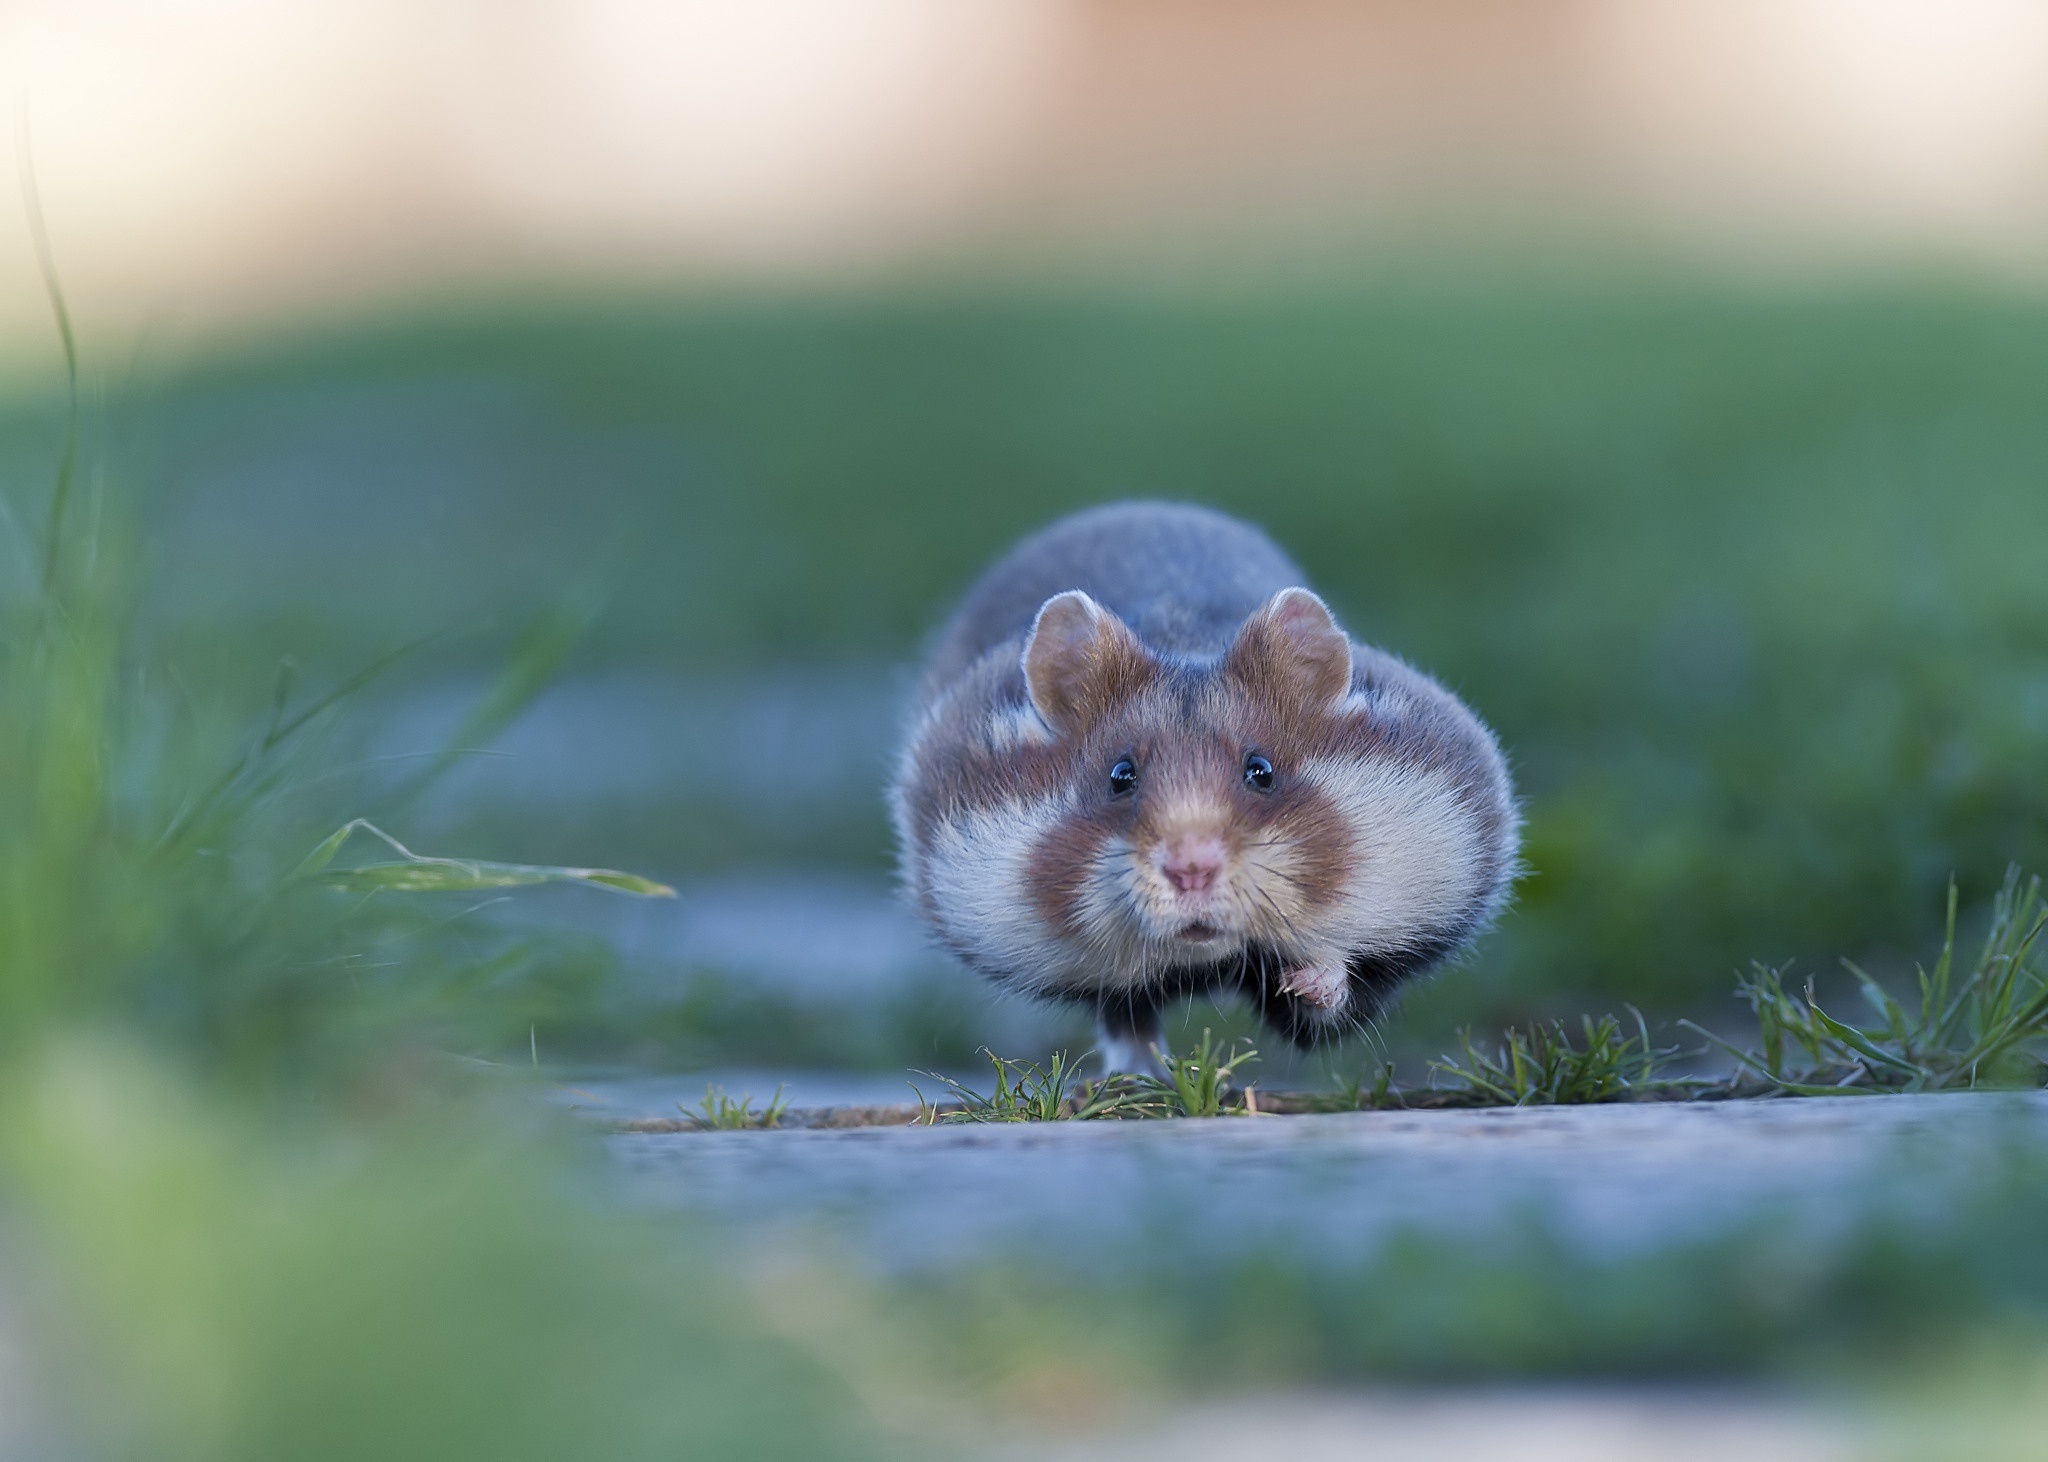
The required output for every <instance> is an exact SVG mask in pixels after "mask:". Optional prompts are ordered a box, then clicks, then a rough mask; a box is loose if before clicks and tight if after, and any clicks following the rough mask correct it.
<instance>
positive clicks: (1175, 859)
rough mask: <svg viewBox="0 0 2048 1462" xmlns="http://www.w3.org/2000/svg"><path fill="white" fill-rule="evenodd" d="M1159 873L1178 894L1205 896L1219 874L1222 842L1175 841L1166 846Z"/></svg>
mask: <svg viewBox="0 0 2048 1462" xmlns="http://www.w3.org/2000/svg"><path fill="white" fill-rule="evenodd" d="M1159 871H1160V872H1161V873H1164V874H1165V875H1166V881H1167V882H1168V883H1170V884H1172V885H1173V886H1174V888H1175V889H1176V890H1178V891H1179V892H1181V893H1184V894H1189V893H1207V892H1208V891H1209V890H1210V889H1211V888H1212V887H1213V886H1214V885H1215V883H1216V880H1217V878H1218V877H1219V876H1221V874H1222V872H1223V840H1222V839H1221V838H1215V837H1186V838H1175V839H1174V840H1173V841H1172V842H1171V843H1168V844H1167V845H1166V853H1165V857H1164V858H1163V859H1161V861H1160V864H1159Z"/></svg>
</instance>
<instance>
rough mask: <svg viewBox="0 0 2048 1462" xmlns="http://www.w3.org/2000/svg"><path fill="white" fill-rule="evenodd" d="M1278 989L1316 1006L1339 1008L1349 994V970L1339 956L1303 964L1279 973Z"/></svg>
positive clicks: (1349, 996) (1344, 1003) (1325, 1009)
mask: <svg viewBox="0 0 2048 1462" xmlns="http://www.w3.org/2000/svg"><path fill="white" fill-rule="evenodd" d="M1280 989H1281V991H1282V993H1284V994H1288V995H1292V996H1293V997H1294V998H1295V999H1297V1000H1299V1001H1301V1002H1302V1003H1304V1004H1306V1005H1312V1006H1314V1007H1315V1008H1316V1009H1317V1010H1324V1011H1335V1010H1342V1009H1343V1008H1344V1006H1345V1005H1346V1003H1347V1002H1349V1000H1350V998H1351V974H1350V971H1348V970H1347V969H1345V967H1344V961H1343V960H1341V959H1332V960H1325V961H1323V962H1322V963H1321V964H1312V965H1303V966H1302V967H1301V968H1300V969H1295V970H1288V971H1286V972H1285V973H1283V974H1282V975H1281V976H1280Z"/></svg>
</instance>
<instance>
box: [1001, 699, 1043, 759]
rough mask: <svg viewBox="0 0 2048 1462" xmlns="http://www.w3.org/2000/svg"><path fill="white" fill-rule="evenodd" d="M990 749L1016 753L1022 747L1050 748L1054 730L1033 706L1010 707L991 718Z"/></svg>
mask: <svg viewBox="0 0 2048 1462" xmlns="http://www.w3.org/2000/svg"><path fill="white" fill-rule="evenodd" d="M986 735H987V737H988V744H989V749H990V750H992V751H998V752H1003V751H1015V750H1016V749H1017V748H1018V747H1020V746H1050V745H1052V742H1053V735H1052V729H1051V728H1050V727H1049V726H1047V725H1046V724H1045V722H1044V721H1043V720H1042V719H1040V717H1039V714H1038V712H1037V711H1036V710H1035V709H1033V708H1032V707H1031V706H1028V705H1023V706H1008V707H1005V708H1004V709H1002V710H1000V711H997V712H996V713H995V714H994V715H993V716H991V717H989V721H988V729H987V732H986Z"/></svg>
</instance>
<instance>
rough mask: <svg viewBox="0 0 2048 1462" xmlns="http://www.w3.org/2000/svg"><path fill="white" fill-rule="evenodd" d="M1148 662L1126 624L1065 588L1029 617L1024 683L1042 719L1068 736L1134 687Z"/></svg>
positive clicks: (1143, 651)
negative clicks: (1036, 614)
mask: <svg viewBox="0 0 2048 1462" xmlns="http://www.w3.org/2000/svg"><path fill="white" fill-rule="evenodd" d="M1151 664H1152V661H1151V657H1150V656H1149V655H1147V654H1146V653H1145V647H1144V646H1143V645H1141V644H1140V643H1138V637H1137V636H1136V635H1134V634H1132V633H1131V629H1130V626H1129V625H1127V624H1125V623H1124V622H1123V621H1122V620H1121V619H1118V618H1117V617H1116V616H1115V615H1114V614H1111V613H1110V612H1109V611H1108V610H1107V609H1104V608H1103V607H1102V606H1101V605H1100V604H1097V603H1096V602H1095V601H1094V600H1093V599H1090V598H1089V597H1088V596H1087V595H1086V594H1083V593H1082V592H1081V591H1080V590H1079V589H1069V590H1068V591H1067V592H1066V593H1064V594H1055V595H1053V596H1052V598H1050V599H1048V600H1046V601H1045V604H1044V606H1043V607H1042V608H1040V609H1039V611H1038V618H1037V619H1036V620H1034V621H1032V625H1031V638H1030V640H1029V641H1028V642H1027V643H1026V644H1025V646H1024V683H1025V684H1026V685H1027V686H1028V687H1029V688H1030V690H1031V705H1032V708H1033V709H1035V710H1036V711H1037V712H1038V714H1039V717H1040V719H1042V720H1043V721H1044V722H1045V724H1046V725H1048V726H1050V727H1052V729H1053V730H1054V731H1055V732H1057V733H1058V734H1060V735H1062V736H1071V735H1074V734H1076V733H1078V732H1080V731H1084V730H1086V729H1087V728H1088V727H1089V726H1090V725H1091V724H1093V723H1094V721H1095V720H1096V719H1097V718H1098V717H1100V716H1101V715H1102V714H1103V713H1104V712H1105V711H1107V710H1108V709H1109V708H1110V707H1111V706H1113V705H1115V704H1116V703H1117V702H1118V701H1120V700H1122V699H1124V698H1125V697H1126V696H1128V695H1130V694H1131V693H1132V692H1133V691H1135V690H1137V688H1138V687H1139V685H1141V684H1142V683H1143V682H1144V680H1145V678H1146V675H1147V673H1148V672H1149V670H1150V669H1151Z"/></svg>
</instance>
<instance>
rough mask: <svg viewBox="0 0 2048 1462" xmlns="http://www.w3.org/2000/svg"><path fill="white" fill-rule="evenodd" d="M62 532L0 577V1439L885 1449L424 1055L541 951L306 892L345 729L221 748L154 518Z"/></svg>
mask: <svg viewBox="0 0 2048 1462" xmlns="http://www.w3.org/2000/svg"><path fill="white" fill-rule="evenodd" d="M23 496H25V495H23ZM9 506H10V508H17V509H19V508H21V507H23V506H25V504H23V502H22V501H21V498H20V497H17V496H15V495H13V494H10V500H9ZM67 506H68V512H66V513H65V514H64V517H65V518H66V520H67V521H65V522H64V523H62V524H58V525H52V526H53V528H54V531H53V532H51V533H49V534H47V535H45V536H39V537H36V538H30V537H28V536H27V535H23V536H22V538H21V539H20V540H19V541H17V542H13V543H10V544H8V545H7V548H8V549H9V550H10V551H12V550H14V549H19V548H24V547H28V546H33V547H34V548H35V549H36V550H37V551H36V552H34V553H33V554H32V555H31V554H27V553H24V554H22V555H21V568H22V572H20V573H19V574H16V573H14V572H12V569H13V567H14V566H13V565H10V573H9V575H8V577H7V578H6V580H5V581H4V586H0V587H4V594H0V766H4V767H5V769H6V770H5V774H4V776H0V1204H4V1206H0V1220H4V1224H5V1229H6V1236H7V1243H6V1245H5V1252H4V1259H0V1293H4V1295H5V1300H4V1303H0V1331H4V1333H5V1341H6V1350H7V1353H8V1355H9V1357H10V1360H11V1367H12V1368H11V1369H10V1371H9V1373H8V1375H7V1377H6V1380H7V1382H8V1383H9V1385H10V1387H11V1390H10V1393H9V1394H8V1395H7V1397H6V1403H5V1406H4V1408H0V1414H4V1416H5V1418H6V1421H5V1424H4V1427H5V1429H4V1432H0V1450H5V1452H6V1454H7V1455H9V1456H15V1455H48V1454H56V1455H66V1456H69V1455H94V1456H98V1455H105V1456H116V1457H150V1458H195V1459H196V1458H207V1459H215V1458H251V1459H255V1458H263V1459H274V1458H279V1457H305V1458H319V1457H332V1458H337V1459H338V1458H350V1459H355V1458H364V1457H391V1458H404V1457H417V1458H423V1459H424V1458H436V1459H446V1458H455V1457H493V1458H518V1457H531V1458H560V1457H569V1456H587V1457H621V1458H626V1457H645V1458H649V1459H652V1458H674V1457H736V1456H763V1457H788V1458H792V1459H799V1458H801V1459H810V1458H819V1457H837V1456H850V1455H860V1454H864V1452H865V1450H866V1449H865V1447H864V1446H862V1445H861V1444H859V1441H858V1438H857V1437H856V1435H855V1433H854V1432H853V1430H852V1429H851V1428H852V1422H853V1415H852V1407H851V1405H850V1402H849V1398H848V1396H847V1394H846V1392H845V1390H844V1388H843V1387H842V1386H841V1385H840V1384H839V1383H838V1382H837V1381H835V1380H834V1379H832V1377H831V1375H830V1374H829V1370H828V1368H827V1367H825V1366H824V1365H822V1364H821V1363H820V1361H819V1358H818V1356H817V1354H816V1353H815V1351H812V1350H808V1349H806V1348H805V1347H803V1346H802V1345H800V1344H793V1343H791V1342H790V1341H788V1340H785V1339H779V1338H777V1337H775V1336H774V1335H772V1334H770V1333H769V1331H768V1329H767V1327H766V1326H764V1325H763V1324H762V1323H761V1321H760V1320H759V1318H758V1317H757V1316H756V1315H755V1314H754V1313H753V1305H752V1302H751V1300H750V1299H749V1297H748V1295H747V1294H746V1293H745V1292H744V1290H743V1289H741V1288H740V1287H739V1286H738V1285H736V1284H735V1283H734V1282H732V1280H731V1278H730V1275H729V1271H728V1269H727V1268H726V1266H723V1265H721V1264H719V1263H718V1262H717V1261H716V1260H715V1258H714V1256H712V1255H710V1254H708V1253H707V1252H706V1251H705V1249H704V1248H703V1247H702V1246H701V1245H700V1244H699V1243H698V1242H697V1240H696V1238H695V1236H693V1235H691V1234H688V1233H677V1232H675V1231H673V1230H672V1229H671V1230H669V1231H666V1232H661V1233H659V1234H657V1233H656V1232H655V1231H654V1229H653V1228H652V1227H651V1226H649V1225H647V1224H645V1223H641V1222H637V1221H634V1220H629V1219H627V1218H625V1217H623V1216H621V1215H618V1214H616V1213H611V1212H607V1211H606V1210H605V1209H604V1208H603V1207H602V1205H601V1203H599V1204H592V1203H590V1202H589V1201H587V1200H585V1199H584V1198H581V1197H579V1195H578V1192H577V1190H578V1188H579V1187H596V1188H600V1189H601V1188H602V1186H603V1181H602V1175H601V1174H600V1173H597V1172H595V1171H592V1170H591V1169H589V1168H587V1167H584V1166H579V1165H578V1163H577V1162H576V1160H575V1156H574V1154H575V1151H576V1146H575V1143H574V1142H573V1141H572V1140H571V1139H570V1138H569V1136H568V1135H567V1134H565V1133H563V1132H561V1131H558V1130H552V1129H550V1128H549V1126H548V1125H547V1124H545V1123H538V1122H536V1120H535V1117H534V1111H535V1107H534V1104H533V1103H532V1102H530V1101H523V1102H518V1103H514V1102H511V1101H507V1100H505V1099H504V1097H505V1096H506V1095H507V1094H506V1093H504V1092H503V1091H502V1090H494V1089H493V1088H494V1087H497V1088H502V1087H503V1086H504V1085H505V1082H506V1078H505V1077H503V1076H502V1075H499V1076H497V1077H496V1078H495V1080H493V1079H490V1077H489V1073H482V1074H480V1073H479V1069H478V1068H475V1067H473V1066H464V1065H462V1064H459V1063H455V1062H454V1061H453V1059H452V1058H446V1057H441V1056H438V1055H437V1054H436V1050H437V1037H438V1034H439V1032H437V1020H438V1019H439V1018H438V1017H437V1016H436V1015H435V1014H434V1012H435V1010H436V1009H446V1008H448V1006H449V1004H450V1002H453V1003H454V1004H455V1005H458V1006H467V1005H469V1004H473V1003H476V1002H488V1001H489V1000H490V998H491V996H490V989H491V987H492V986H493V985H494V984H497V985H500V986H502V985H504V984H505V983H506V982H508V981H513V982H516V978H517V972H518V970H519V969H520V968H522V967H523V966H522V961H523V960H525V959H528V958H530V957H532V951H531V950H530V949H528V950H521V949H520V948H519V947H518V946H517V945H516V944H515V943H512V942H504V941H501V942H499V943H497V944H492V943H490V942H489V941H485V942H483V943H472V942H469V941H470V939H471V938H472V937H474V936H465V938H464V940H462V941H460V942H451V941H450V940H448V939H447V938H445V937H443V936H442V932H441V931H442V930H443V929H444V928H445V926H446V925H447V923H448V912H449V911H448V910H447V908H445V907H441V908H429V909H426V910H417V909H413V908H409V907H408V906H407V905H406V904H405V902H404V901H403V900H398V901H392V900H388V899H379V898H377V897H375V896H370V897H365V896H363V895H360V894H351V893H347V892H345V891H342V890H340V889H338V888H335V887H331V886H322V885H321V884H320V883H317V882H314V881H311V880H308V879H305V878H302V877H298V876H296V871H297V868H298V865H299V864H300V862H301V860H302V859H303V858H304V856H305V854H306V853H307V852H308V851H310V850H311V848H312V847H313V846H314V843H315V842H317V841H318V837H319V834H318V832H317V831H313V840H312V841H308V838H307V834H308V832H309V831H312V830H317V829H318V828H320V827H322V826H325V825H327V823H328V822H329V820H330V819H331V815H332V809H333V808H334V807H335V806H336V805H337V804H348V803H350V802H351V800H352V799H354V798H357V797H369V796H371V795H372V793H371V791H370V789H369V788H368V786H367V784H366V783H364V782H363V781H362V780H360V778H358V777H356V776H354V775H352V774H351V771H350V766H349V763H348V762H347V761H346V760H344V759H342V758H340V757H338V756H337V755H336V753H335V750H334V746H333V744H332V743H331V742H328V741H326V740H324V739H323V735H322V732H323V727H325V728H327V729H331V727H329V726H328V723H329V722H331V720H332V713H333V711H335V710H338V709H339V707H340V702H339V701H336V702H334V703H333V705H331V706H329V708H328V710H327V711H324V712H323V711H321V709H320V707H321V704H322V701H323V700H325V699H326V698H324V697H301V698H296V699H295V698H293V697H292V696H291V695H289V694H288V693H287V691H288V688H281V689H280V694H279V699H278V701H277V704H276V706H275V708H274V711H273V713H272V714H271V716H270V717H269V718H267V720H261V721H258V722H257V723H255V725H254V726H252V727H251V728H250V730H249V733H248V735H247V737H246V738H242V739H241V740H240V744H237V743H235V742H225V741H220V740H217V739H215V738H214V737H212V736H210V735H209V734H208V718H207V717H206V716H204V715H197V714H194V713H193V712H192V710H191V708H190V706H189V705H188V704H187V703H186V700H185V697H184V695H183V694H182V693H181V692H180V690H179V689H178V688H177V687H176V686H175V684H174V683H173V682H172V681H171V680H170V678H169V677H168V676H166V674H165V673H164V662H163V661H162V659H161V658H160V657H159V656H158V655H157V654H156V653H154V651H153V648H152V645H151V642H150V640H149V638H148V636H147V634H146V631H145V624H146V620H145V619H144V618H143V617H141V616H139V615H138V613H137V606H136V605H135V603H134V602H133V601H132V600H131V599H129V598H127V597H126V595H127V589H128V586H129V584H130V582H131V577H130V575H129V574H128V573H126V572H124V567H123V566H124V565H125V564H126V563H128V562H129V561H130V560H129V558H128V554H127V549H128V548H129V547H130V546H131V545H132V537H128V536H126V535H123V534H121V533H117V532H115V531H112V527H111V525H113V524H115V523H117V522H125V521H129V520H130V514H128V513H127V512H126V511H124V510H123V509H122V508H120V507H119V506H115V505H110V504H108V503H107V502H106V501H105V500H104V499H102V498H97V496H96V495H94V494H87V493H78V494H74V495H72V497H71V498H70V501H69V502H68V505H67ZM34 507H35V509H37V510H40V509H42V507H43V504H42V503H36V504H35V505H34ZM23 516H24V515H22V514H20V513H18V512H17V514H16V515H15V519H14V522H13V523H11V524H10V527H17V528H18V527H19V525H20V523H21V521H22V520H23ZM50 516H51V517H52V518H54V517H56V516H57V514H56V512H55V511H54V509H53V510H52V511H51V513H50ZM29 521H31V522H32V521H33V519H29ZM49 544H54V547H46V545H49ZM307 711H310V712H314V714H313V715H312V716H311V718H310V719H302V715H303V712H307ZM388 793H389V789H388V788H387V789H386V794H387V795H388ZM555 953H556V955H557V957H559V952H558V951H557V952H555Z"/></svg>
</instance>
